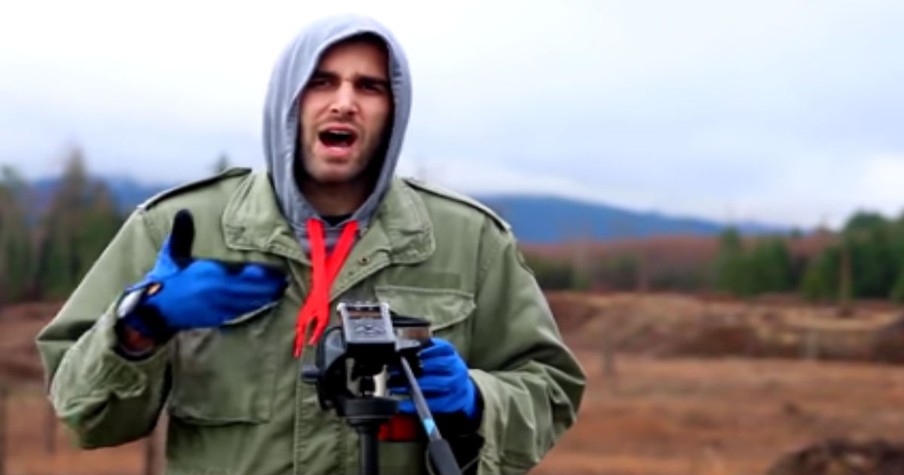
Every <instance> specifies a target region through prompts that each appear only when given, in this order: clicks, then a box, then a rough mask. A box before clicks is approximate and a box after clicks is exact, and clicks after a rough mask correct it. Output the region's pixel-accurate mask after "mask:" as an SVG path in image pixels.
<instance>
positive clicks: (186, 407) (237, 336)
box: [169, 304, 277, 425]
mask: <svg viewBox="0 0 904 475" xmlns="http://www.w3.org/2000/svg"><path fill="white" fill-rule="evenodd" d="M276 308H277V306H276V305H274V304H270V305H266V306H264V307H261V308H259V309H257V310H255V311H253V312H249V313H248V314H245V315H242V316H240V317H238V318H236V319H233V320H230V321H229V322H227V323H226V324H224V325H223V326H221V327H220V328H205V329H195V330H188V331H183V332H181V333H179V334H178V335H177V336H176V341H175V342H174V343H175V345H174V352H175V354H174V357H173V367H172V379H173V386H172V391H171V398H170V404H169V413H170V415H171V416H172V417H176V418H179V419H181V420H183V421H184V422H189V423H194V424H198V425H220V424H229V423H236V422H245V423H261V422H266V421H268V420H270V417H271V414H272V411H273V391H274V387H275V384H276V368H275V365H276V358H275V356H276V354H275V353H274V346H275V345H272V344H268V340H269V338H268V336H269V335H268V333H269V332H268V330H269V328H270V327H271V325H272V322H273V320H274V318H275V317H276V316H275V315H274V314H275V313H276Z"/></svg>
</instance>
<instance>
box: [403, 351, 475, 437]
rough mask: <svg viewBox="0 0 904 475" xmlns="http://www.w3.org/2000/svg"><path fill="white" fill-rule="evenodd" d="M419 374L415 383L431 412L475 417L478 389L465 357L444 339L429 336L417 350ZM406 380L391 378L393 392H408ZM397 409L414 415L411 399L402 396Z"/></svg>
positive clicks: (469, 417)
mask: <svg viewBox="0 0 904 475" xmlns="http://www.w3.org/2000/svg"><path fill="white" fill-rule="evenodd" d="M419 356H420V359H421V370H422V372H421V374H420V376H418V377H417V383H418V386H420V388H421V391H422V392H423V393H424V398H425V399H426V400H427V405H428V406H429V407H430V412H431V413H433V414H464V415H465V416H467V418H468V419H471V420H474V419H476V418H477V417H478V416H479V414H478V401H477V398H478V397H479V396H478V392H477V387H476V386H475V385H474V382H473V381H471V377H470V376H469V375H468V367H467V365H465V362H464V360H462V359H461V356H459V355H458V352H457V351H455V347H454V346H452V344H451V343H449V342H448V341H446V340H443V339H440V338H431V339H430V346H428V347H426V348H424V349H423V350H421V351H420V353H419ZM406 381H407V380H406V379H405V378H404V377H403V378H398V377H392V378H391V379H390V390H391V392H393V393H394V394H409V393H410V392H411V390H410V388H409V387H408V386H407V384H405V382H406ZM399 412H401V413H403V414H415V413H416V412H415V408H414V402H413V401H412V400H411V399H404V400H402V401H401V402H400V403H399Z"/></svg>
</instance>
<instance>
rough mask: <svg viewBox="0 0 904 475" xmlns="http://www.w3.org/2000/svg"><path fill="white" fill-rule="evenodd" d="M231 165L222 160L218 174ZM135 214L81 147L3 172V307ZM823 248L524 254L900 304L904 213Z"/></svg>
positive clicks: (652, 277) (628, 286) (754, 241)
mask: <svg viewBox="0 0 904 475" xmlns="http://www.w3.org/2000/svg"><path fill="white" fill-rule="evenodd" d="M228 166H229V160H228V158H227V157H226V156H225V155H222V156H220V157H218V159H217V160H216V162H215V164H214V165H213V167H212V168H213V170H214V171H221V170H223V169H225V168H227V167H228ZM129 211H130V210H121V209H119V208H118V205H117V203H116V200H115V199H114V197H113V196H112V193H111V191H110V190H109V189H108V187H107V186H106V185H105V184H104V183H103V181H101V180H97V179H92V178H91V175H90V173H89V172H88V170H87V168H86V164H85V159H84V157H83V155H82V153H81V152H80V151H79V150H78V149H76V150H73V151H72V152H71V154H70V156H69V157H68V158H67V160H66V161H65V166H64V170H63V172H62V174H61V176H60V178H59V183H58V185H57V186H56V187H54V189H53V190H52V193H50V194H49V195H45V196H42V194H41V193H39V190H36V189H34V187H33V186H31V185H29V183H28V182H27V181H26V180H24V179H23V177H22V176H21V175H20V174H19V173H18V172H17V171H16V170H15V169H14V168H12V167H9V166H2V167H0V306H2V305H5V304H9V303H13V302H21V301H27V300H33V301H38V300H45V301H57V300H61V299H65V298H66V296H67V295H68V294H69V293H70V292H71V291H72V290H73V289H74V288H75V285H76V284H77V283H78V282H79V281H80V280H81V279H82V278H83V277H84V275H85V273H86V272H87V271H88V269H89V268H90V267H91V265H92V263H93V262H94V260H96V259H97V257H98V256H99V255H100V253H101V251H102V250H103V249H104V247H105V246H106V245H107V243H108V242H109V241H110V239H112V238H113V236H114V235H115V233H116V231H117V230H118V229H119V227H120V226H121V225H122V223H123V221H124V220H125V218H126V213H128V212H129ZM831 235H832V239H831V240H829V241H828V242H827V244H825V245H823V246H821V247H820V248H818V249H816V250H812V251H811V252H809V253H803V254H801V253H794V252H792V251H791V244H792V243H793V241H795V240H797V239H801V236H800V235H799V234H796V233H792V234H789V235H772V236H758V237H751V236H743V235H741V234H740V233H739V232H738V231H737V230H735V229H732V228H729V229H726V230H725V231H724V232H723V233H722V234H721V235H720V236H718V238H717V239H718V248H717V252H716V253H715V255H713V256H712V257H711V258H709V259H706V260H698V261H694V262H693V263H692V264H690V265H685V266H683V267H680V268H670V269H669V268H662V267H661V266H660V267H656V266H654V265H652V264H651V263H650V260H651V259H650V258H648V257H646V256H644V255H642V254H638V253H635V252H630V251H620V252H618V253H614V254H610V255H603V256H600V255H583V254H582V255H580V256H578V258H571V259H564V258H561V257H559V258H550V257H548V256H545V257H544V256H543V255H539V254H536V253H531V252H525V258H526V261H527V263H528V265H529V266H530V268H531V270H532V271H533V272H534V274H535V275H536V276H537V279H538V281H539V282H540V285H541V286H542V287H544V288H545V289H547V290H555V289H574V290H587V289H594V288H605V289H615V290H641V291H646V290H654V291H657V290H659V291H682V292H720V293H725V294H730V295H734V296H737V297H754V296H758V295H763V294H767V293H782V294H798V295H800V296H802V297H804V298H807V299H810V300H813V301H831V302H841V303H845V302H849V301H851V300H854V299H865V298H868V299H889V300H891V301H894V302H904V214H902V215H901V216H899V217H897V218H895V219H890V218H886V217H885V216H883V215H881V214H879V213H874V212H858V213H855V214H854V215H853V216H851V217H850V218H849V219H848V220H847V222H846V223H844V225H843V227H842V229H840V230H839V231H837V232H834V233H831Z"/></svg>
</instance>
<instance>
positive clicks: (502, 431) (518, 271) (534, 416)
mask: <svg viewBox="0 0 904 475" xmlns="http://www.w3.org/2000/svg"><path fill="white" fill-rule="evenodd" d="M482 248H483V250H482V252H481V259H480V261H481V262H480V270H479V272H480V274H479V275H480V282H479V288H478V294H477V297H476V298H477V302H476V304H477V305H476V309H475V312H476V315H475V319H474V326H473V329H472V331H473V334H472V338H473V340H472V346H471V351H470V354H469V364H470V366H471V370H470V372H471V378H472V379H473V380H474V382H475V384H476V385H477V387H478V389H479V391H480V393H481V396H482V399H483V420H482V422H481V427H480V429H479V435H481V436H482V437H483V439H484V444H483V447H482V449H481V451H480V455H479V459H478V460H477V461H476V462H477V464H478V470H477V472H478V474H479V475H503V474H505V475H508V474H524V473H527V472H528V471H529V470H530V469H531V468H532V467H534V466H535V465H537V464H538V463H539V462H540V460H541V459H542V458H543V457H544V455H545V454H546V453H547V452H548V451H549V450H550V449H551V448H552V447H553V446H554V445H555V444H556V442H557V441H558V439H559V438H560V437H561V436H562V434H563V433H564V432H565V430H566V429H568V428H569V427H570V426H571V425H572V424H573V423H574V421H575V419H576V416H577V411H578V407H579V405H580V401H581V398H582V396H583V392H584V388H585V385H586V378H585V375H584V372H583V369H582V368H581V366H580V364H579V362H578V361H577V359H576V358H575V356H574V355H573V353H572V352H571V351H570V350H569V349H568V348H567V347H566V346H565V344H564V342H563V341H562V338H561V335H560V334H559V330H558V327H557V325H556V322H555V319H554V318H553V315H552V312H551V310H550V308H549V306H548V304H547V301H546V299H545V297H544V295H543V292H542V291H541V289H540V287H539V285H538V284H537V282H536V280H535V278H534V276H533V273H532V272H531V271H530V270H529V269H528V268H527V266H526V264H525V263H524V260H523V257H522V255H521V253H520V251H519V249H518V247H517V245H516V241H515V239H514V237H513V236H512V234H511V233H510V232H503V231H500V230H499V229H498V228H497V227H495V226H487V228H486V229H485V231H484V238H483V244H482Z"/></svg>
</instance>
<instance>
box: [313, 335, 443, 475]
mask: <svg viewBox="0 0 904 475" xmlns="http://www.w3.org/2000/svg"><path fill="white" fill-rule="evenodd" d="M334 330H338V328H333V329H328V330H327V331H326V333H324V341H323V344H322V345H321V346H320V347H319V348H318V354H317V360H318V364H315V365H307V366H306V367H305V368H304V370H303V372H302V378H303V379H304V380H305V381H307V382H309V383H315V384H317V392H318V398H319V400H320V405H321V407H323V408H324V409H335V410H336V413H337V414H338V415H339V416H341V417H344V418H345V419H346V423H347V424H348V425H349V426H351V427H352V428H353V429H354V430H355V432H356V433H357V434H358V440H359V443H358V445H359V447H360V458H359V473H360V475H379V474H380V472H379V466H380V465H379V441H378V439H377V434H378V433H379V431H380V427H381V426H382V425H383V424H385V423H386V422H388V421H389V420H390V419H391V418H392V416H394V415H395V414H396V413H398V406H399V404H398V401H397V400H395V399H393V398H389V397H384V396H378V395H375V386H376V385H375V381H374V376H375V375H376V374H378V373H380V372H381V371H382V368H383V367H384V366H385V365H386V364H388V363H392V362H395V363H397V364H398V365H399V366H400V367H401V369H402V373H403V375H404V377H405V379H406V380H407V381H408V385H409V387H410V388H411V398H412V402H413V403H414V407H415V410H416V411H417V415H418V419H419V420H420V422H421V427H422V428H423V429H424V431H425V433H426V434H427V439H428V445H427V450H428V454H429V458H430V460H431V461H432V462H433V467H434V469H435V471H436V473H438V474H439V475H460V474H461V469H460V468H459V466H458V461H457V460H456V459H455V455H454V454H453V452H452V447H451V446H450V445H449V443H448V441H446V440H445V439H443V437H442V435H441V434H440V431H439V428H438V427H437V426H436V422H435V421H434V420H433V415H432V414H431V413H430V408H429V406H428V405H427V401H426V399H425V398H424V395H423V393H422V392H421V389H420V386H419V385H418V383H417V378H416V377H415V375H414V371H413V370H412V368H411V364H410V363H409V358H413V355H414V354H416V352H415V351H414V350H416V346H413V347H410V348H406V349H405V350H401V351H399V352H398V353H396V354H394V355H393V356H392V357H390V358H388V359H386V360H383V359H381V358H375V359H374V358H370V359H368V358H363V357H362V358H361V359H360V361H358V360H355V361H353V364H352V370H351V374H350V375H349V374H348V364H347V363H348V359H349V358H350V357H349V356H348V355H347V354H346V353H345V351H344V344H343V342H342V336H341V332H339V331H334ZM349 379H353V380H357V381H358V388H357V391H356V393H357V394H356V393H355V392H352V391H351V390H350V389H349V386H348V381H349Z"/></svg>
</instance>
